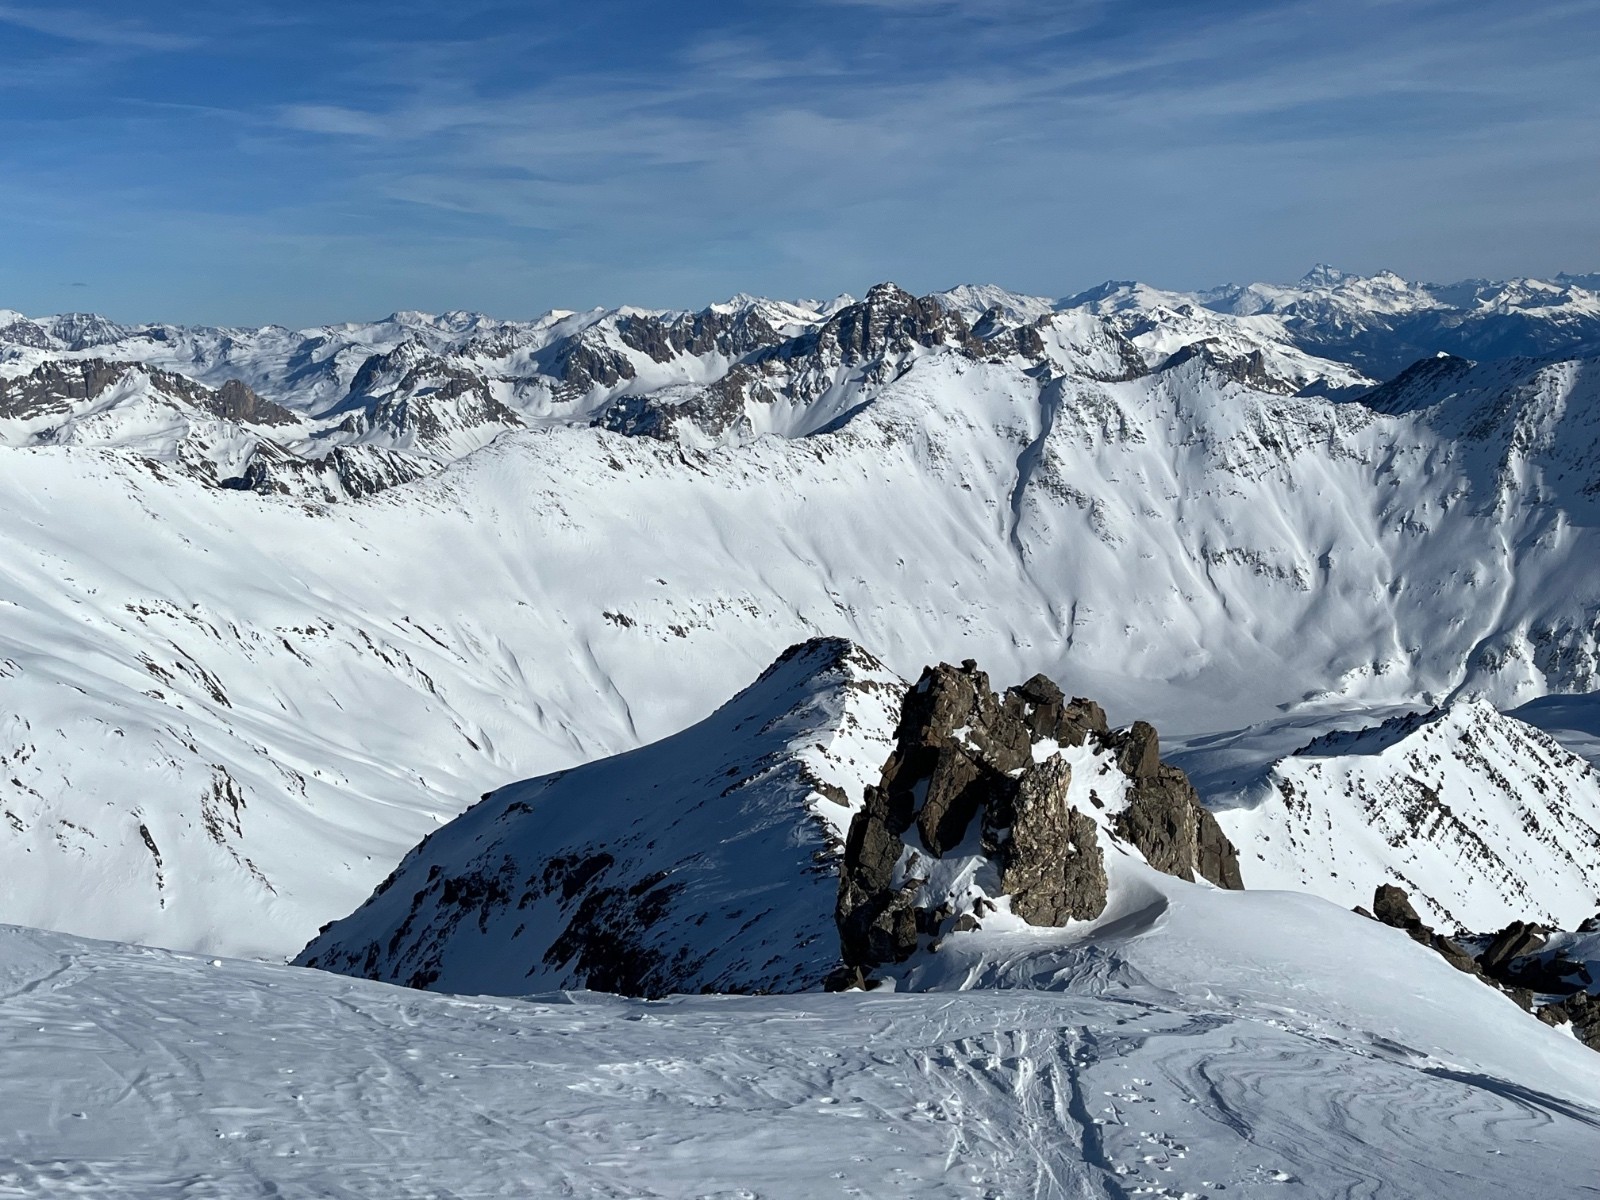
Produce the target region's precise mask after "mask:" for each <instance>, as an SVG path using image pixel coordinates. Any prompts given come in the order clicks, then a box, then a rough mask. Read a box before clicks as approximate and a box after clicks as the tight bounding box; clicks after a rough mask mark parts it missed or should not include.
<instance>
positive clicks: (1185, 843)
mask: <svg viewBox="0 0 1600 1200" xmlns="http://www.w3.org/2000/svg"><path fill="white" fill-rule="evenodd" d="M1072 751H1075V752H1076V753H1068V752H1072ZM1075 783H1076V786H1074V785H1075ZM1102 831H1104V832H1105V833H1106V834H1107V836H1108V837H1110V838H1114V839H1117V840H1119V841H1121V842H1124V843H1126V844H1127V845H1128V846H1129V847H1131V848H1132V849H1134V850H1136V851H1137V852H1138V853H1139V854H1141V855H1142V856H1143V857H1144V858H1145V859H1146V860H1147V861H1148V862H1149V863H1150V864H1151V865H1152V866H1154V867H1156V869H1158V870H1160V871H1163V872H1165V873H1167V874H1170V875H1177V876H1179V877H1181V878H1184V879H1194V878H1195V877H1196V876H1197V875H1198V876H1200V877H1202V878H1205V879H1209V880H1210V881H1211V882H1212V883H1215V884H1217V885H1218V886H1220V887H1227V888H1238V887H1240V886H1241V884H1240V882H1239V871H1238V861H1237V855H1236V853H1235V851H1234V849H1233V846H1232V845H1231V844H1230V843H1229V842H1228V841H1227V839H1226V837H1224V836H1223V834H1222V832H1221V830H1220V829H1219V828H1218V827H1217V825H1216V822H1215V820H1214V819H1212V818H1211V815H1210V814H1209V813H1207V812H1206V811H1205V810H1204V809H1203V808H1201V807H1200V804H1199V800H1198V797H1197V796H1196V795H1195V793H1194V789H1193V788H1192V787H1190V786H1189V783H1188V779H1187V777H1186V776H1184V774H1183V772H1182V771H1180V770H1178V769H1177V768H1175V767H1171V766H1168V765H1166V764H1163V763H1162V762H1161V758H1160V749H1159V743H1158V741H1157V738H1156V733H1155V730H1154V729H1153V728H1151V727H1150V726H1149V725H1148V724H1146V723H1144V722H1138V723H1136V724H1135V725H1134V726H1133V727H1132V728H1130V729H1129V730H1127V731H1124V732H1119V733H1113V732H1112V731H1111V730H1110V729H1109V728H1108V726H1107V724H1106V718H1105V713H1104V712H1103V711H1102V710H1101V708H1100V706H1099V705H1098V704H1095V703H1094V702H1093V701H1091V700H1085V699H1082V698H1081V697H1080V698H1074V699H1072V700H1071V701H1068V700H1067V699H1066V698H1065V696H1064V695H1063V693H1062V692H1061V689H1060V688H1058V687H1057V686H1056V685H1055V684H1054V683H1053V682H1052V681H1051V680H1049V679H1047V678H1046V677H1044V676H1042V675H1036V676H1034V677H1033V678H1032V679H1030V680H1028V682H1027V683H1024V684H1022V685H1021V686H1019V687H1014V688H1009V689H1007V691H1006V693H1005V695H1004V697H997V696H996V695H995V694H994V692H993V691H991V690H990V687H989V678H988V676H987V675H986V674H984V673H983V672H982V671H980V670H979V669H978V667H977V664H976V663H975V662H973V661H971V660H968V661H967V662H964V663H963V664H962V665H961V666H960V667H952V666H950V665H948V664H945V663H941V664H939V665H938V666H934V667H929V668H927V669H926V670H925V671H924V672H923V673H922V677H921V678H920V679H919V680H918V681H917V684H916V686H915V687H913V688H912V689H911V691H910V692H908V693H907V695H906V700H905V707H904V709H903V711H902V713H901V716H900V723H899V727H898V729H897V731H896V745H895V750H894V753H893V754H892V755H891V756H890V758H889V761H888V763H887V764H886V765H885V767H884V769H883V775H882V778H881V780H880V782H879V783H878V785H877V786H876V787H872V788H868V789H867V790H866V794H865V801H864V803H863V805H862V808H861V810H860V811H859V812H858V813H857V814H856V815H855V817H854V819H853V820H852V821H851V824H850V832H849V836H848V838H847V839H846V842H845V852H844V861H843V864H842V866H841V870H840V881H839V900H838V906H837V910H836V919H837V922H838V926H839V941H840V951H841V957H842V959H843V961H844V964H845V970H844V971H843V972H842V973H841V974H839V975H838V976H836V977H835V980H834V983H835V985H836V986H843V985H849V984H852V983H856V982H859V981H860V980H861V979H862V978H863V973H864V972H865V971H867V970H870V969H871V968H872V967H874V966H877V965H880V964H885V963H894V962H900V961H903V960H904V959H906V958H908V957H909V956H910V955H911V954H912V953H914V952H915V951H916V950H917V948H918V946H919V945H920V944H922V943H921V938H922V937H923V936H924V935H925V936H928V937H931V938H933V939H937V938H938V937H939V936H940V935H941V934H943V933H945V932H949V931H960V930H964V929H970V928H974V927H977V926H978V925H979V924H981V922H982V918H983V917H984V915H985V914H986V912H993V911H995V910H996V908H997V907H998V903H997V902H998V901H1000V900H1003V901H1004V903H1005V904H1006V906H1007V908H1008V910H1009V912H1010V914H1012V915H1013V916H1015V917H1018V918H1020V919H1021V920H1022V921H1023V922H1025V923H1027V924H1030V925H1043V926H1060V925H1065V924H1066V923H1067V922H1069V921H1073V920H1087V919H1090V918H1093V917H1095V916H1098V915H1099V914H1100V912H1101V911H1102V909H1103V908H1104V907H1105V902H1106V886H1107V880H1106V870H1105V861H1104V849H1103V847H1102V844H1101V833H1102ZM989 876H992V878H988V877H989ZM991 888H992V889H993V890H992V891H991V890H990V889H991Z"/></svg>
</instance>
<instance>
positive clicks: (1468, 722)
mask: <svg viewBox="0 0 1600 1200" xmlns="http://www.w3.org/2000/svg"><path fill="white" fill-rule="evenodd" d="M1209 800H1210V803H1211V804H1212V806H1213V807H1214V808H1215V809H1217V818H1218V820H1219V822H1220V823H1221V824H1222V827H1223V829H1224V831H1225V832H1226V833H1227V834H1228V836H1229V837H1230V838H1232V839H1233V841H1234V842H1235V844H1236V845H1238V846H1239V847H1241V850H1242V853H1241V856H1240V868H1241V871H1242V874H1243V876H1244V881H1245V886H1246V887H1274V888H1296V889H1303V890H1305V891H1309V892H1313V893H1315V894H1317V895H1319V896H1323V897H1326V898H1327V899H1330V900H1333V901H1335V902H1337V903H1340V904H1344V905H1349V906H1355V905H1357V904H1360V905H1368V906H1370V904H1371V902H1372V894H1373V891H1374V890H1375V889H1376V887H1377V886H1378V885H1379V884H1382V883H1395V884H1398V885H1399V886H1400V887H1402V888H1403V889H1405V890H1406V892H1407V893H1408V894H1409V895H1410V896H1411V899H1412V902H1413V904H1414V905H1415V906H1416V908H1417V911H1418V912H1419V913H1421V914H1422V915H1423V918H1424V920H1428V921H1430V922H1432V923H1435V924H1442V925H1443V927H1444V928H1446V929H1447V930H1450V929H1456V928H1465V929H1472V930H1492V929H1499V928H1501V927H1502V926H1504V925H1506V924H1508V923H1509V922H1510V921H1512V920H1514V919H1515V920H1527V921H1536V922H1539V923H1542V924H1545V925H1554V926H1557V927H1564V928H1569V929H1570V928H1572V927H1574V926H1575V925H1576V924H1577V923H1578V922H1580V921H1582V920H1584V919H1585V918H1587V917H1589V916H1591V915H1593V913H1594V912H1595V911H1596V909H1597V908H1600V862H1597V860H1596V857H1595V847H1596V846H1600V771H1596V770H1595V769H1594V768H1593V767H1591V766H1590V764H1589V763H1587V762H1585V761H1584V760H1583V759H1582V758H1579V757H1578V756H1576V755H1574V754H1572V753H1570V752H1569V751H1567V750H1565V749H1563V748H1562V747H1561V746H1560V745H1558V744H1557V743H1556V742H1555V741H1554V740H1553V739H1551V738H1550V737H1548V736H1547V735H1545V734H1543V733H1541V732H1539V731H1538V730H1536V729H1534V728H1532V727H1531V726H1528V725H1525V724H1523V723H1521V722H1519V721H1516V720H1514V719H1513V718H1511V717H1508V716H1504V715H1502V714H1500V713H1497V712H1496V711H1495V710H1494V709H1493V708H1491V707H1489V706H1488V705H1486V704H1483V703H1474V702H1466V701H1463V702H1461V703H1458V704H1455V705H1452V706H1451V707H1450V708H1448V709H1446V710H1445V711H1443V712H1440V713H1435V714H1429V715H1418V714H1413V715H1410V716H1407V717H1398V718H1393V719H1391V720H1390V721H1389V722H1387V723H1385V724H1383V725H1380V726H1376V727H1373V728H1369V729H1366V730H1362V731H1358V732H1344V733H1331V734H1327V735H1324V736H1323V737H1322V738H1319V739H1316V740H1314V741H1311V742H1309V743H1307V744H1305V745H1304V746H1302V747H1300V748H1298V749H1297V750H1296V751H1295V752H1294V753H1293V754H1291V755H1288V756H1286V757H1284V758H1281V759H1279V760H1278V762H1277V763H1276V764H1275V765H1273V767H1272V768H1271V770H1270V772H1269V773H1268V774H1267V776H1266V777H1265V778H1264V779H1262V780H1261V781H1260V782H1259V783H1257V784H1256V785H1254V786H1253V787H1251V788H1249V789H1247V790H1245V791H1243V792H1240V793H1233V794H1228V793H1212V794H1211V795H1210V797H1209Z"/></svg>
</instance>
